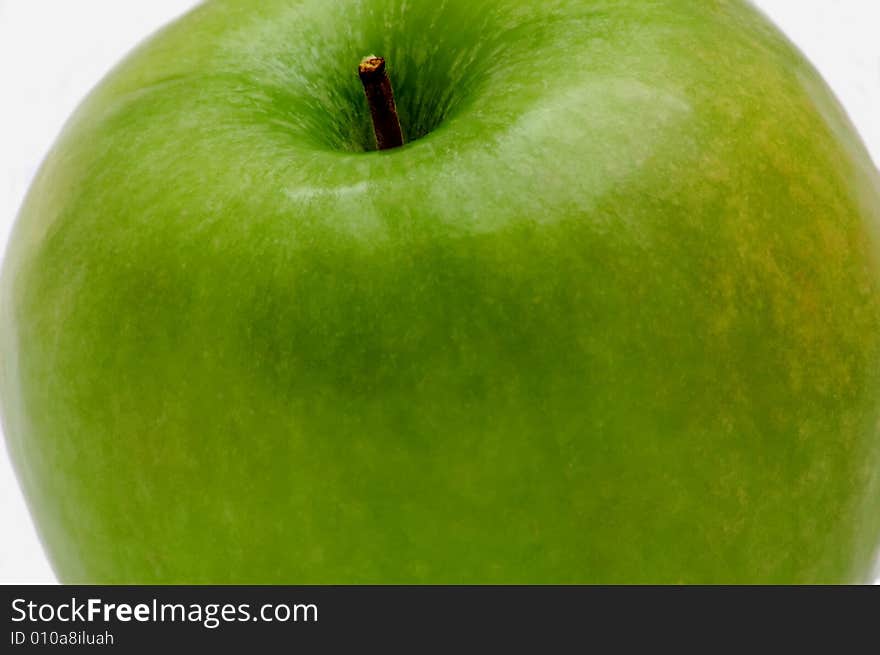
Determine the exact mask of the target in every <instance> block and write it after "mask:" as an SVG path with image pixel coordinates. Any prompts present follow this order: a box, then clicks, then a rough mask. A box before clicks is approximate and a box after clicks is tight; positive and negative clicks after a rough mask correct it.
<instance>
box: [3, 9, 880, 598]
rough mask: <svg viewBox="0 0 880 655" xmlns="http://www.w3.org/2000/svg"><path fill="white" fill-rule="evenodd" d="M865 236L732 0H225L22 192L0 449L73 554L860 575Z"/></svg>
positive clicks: (356, 566) (853, 179) (653, 574)
mask: <svg viewBox="0 0 880 655" xmlns="http://www.w3.org/2000/svg"><path fill="white" fill-rule="evenodd" d="M369 55H378V56H379V57H384V58H385V61H386V62H387V77H388V79H389V80H390V81H391V82H392V84H393V93H394V99H395V101H396V108H397V114H398V117H399V124H400V126H401V131H402V136H403V138H404V139H405V144H404V145H403V146H401V147H396V148H387V149H383V150H382V151H376V150H375V148H376V139H377V135H374V133H373V127H372V125H371V120H370V116H371V108H370V107H369V106H368V104H367V101H366V99H365V93H364V88H363V87H362V85H361V82H360V80H359V79H358V63H359V62H360V61H361V60H362V58H363V57H365V56H369ZM878 228H880V176H878V173H877V170H876V169H875V167H874V165H873V164H872V163H871V160H870V159H869V156H868V154H867V153H866V151H865V149H864V147H863V145H862V144H861V142H860V140H859V138H858V136H857V134H856V132H855V130H854V129H853V127H852V126H851V124H850V122H849V121H848V119H847V117H846V116H845V114H844V112H843V111H842V109H841V107H840V106H839V105H838V103H837V101H836V100H835V98H834V97H833V95H832V93H831V92H830V91H829V89H828V87H827V86H826V85H825V83H824V82H823V81H822V80H821V78H820V77H819V76H818V74H817V73H816V72H815V71H814V69H813V68H812V67H811V66H810V64H809V63H808V62H807V61H806V60H805V59H804V57H803V56H802V55H801V54H799V53H798V51H797V50H796V49H795V48H794V47H793V46H792V45H791V44H790V43H789V42H788V41H787V40H786V39H785V38H784V37H783V36H782V35H781V34H780V33H779V32H778V31H777V29H776V28H775V27H773V26H772V25H771V24H770V23H769V22H768V20H767V19H766V18H764V17H763V16H762V15H761V14H760V13H759V12H758V11H757V10H756V9H755V8H753V7H752V6H751V5H750V4H748V3H747V2H743V1H737V0H728V1H725V2H682V1H673V0H663V1H659V2H650V3H646V2H642V1H641V0H620V1H617V2H600V1H599V0H569V1H567V2H527V1H525V0H487V1H485V2H473V1H471V0H447V1H445V2H430V1H428V0H424V1H414V0H406V1H405V0H370V1H369V2H366V1H364V2H357V1H354V0H350V1H340V2H326V1H325V0H304V1H301V2H292V1H288V0H271V1H259V2H257V1H256V0H254V1H245V0H229V1H216V2H207V3H204V4H202V5H200V6H198V7H197V8H196V9H194V10H193V11H192V12H191V13H189V14H188V15H186V16H184V17H183V18H181V19H179V20H178V21H177V22H175V23H173V24H171V25H170V26H168V27H167V28H166V29H164V30H163V31H161V32H160V33H158V34H157V35H155V36H154V37H153V38H151V39H150V40H148V41H147V42H146V43H144V44H142V45H141V46H140V47H139V48H137V49H136V50H135V51H134V52H133V53H132V54H131V55H130V56H129V57H128V58H127V59H126V60H125V61H124V62H123V63H121V64H120V65H119V66H118V67H117V68H116V69H115V70H114V71H113V72H112V73H111V74H110V75H109V76H108V77H107V78H106V79H105V80H104V81H103V82H102V83H101V84H100V85H99V86H98V88H96V89H95V90H94V91H93V92H92V93H91V95H90V96H89V97H88V98H87V99H86V100H85V101H84V102H83V104H82V105H81V107H80V108H79V109H78V110H77V111H76V113H75V114H74V115H73V116H72V118H71V119H70V121H69V123H68V124H67V126H66V128H65V129H64V131H63V133H62V134H61V136H60V137H59V139H58V141H57V143H56V144H55V145H54V147H53V148H52V150H51V152H50V153H49V155H48V156H47V158H46V160H45V162H44V164H43V166H42V168H41V170H40V172H39V173H38V175H37V177H36V179H35V181H34V183H33V186H32V188H31V189H30V191H29V194H28V196H27V198H26V200H25V202H24V205H23V207H22V208H21V212H20V214H19V216H18V219H17V222H16V225H15V228H14V233H13V235H12V239H11V242H10V245H9V247H8V250H7V252H6V255H5V260H4V265H3V272H2V283H0V307H2V315H0V353H2V377H0V397H2V412H3V421H4V423H3V424H4V429H5V434H6V438H7V444H8V449H9V452H10V455H11V457H12V459H13V461H14V464H15V466H16V469H17V473H18V476H19V479H20V483H21V485H22V487H23V489H24V492H25V494H26V497H27V499H28V502H29V506H30V508H31V511H32V513H33V516H34V519H35V522H36V524H37V526H38V529H39V532H40V535H41V538H42V539H43V541H44V543H45V546H46V548H47V550H48V554H49V556H50V559H51V561H52V563H53V566H54V567H55V570H56V571H57V573H58V575H59V577H60V579H61V580H62V581H64V582H68V583H296V584H300V583H301V584H306V583H679V582H681V583H844V582H863V581H866V580H868V579H869V578H870V575H871V569H872V566H873V564H874V562H875V561H876V553H877V550H878V543H880V229H878Z"/></svg>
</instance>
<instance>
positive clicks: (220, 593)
mask: <svg viewBox="0 0 880 655" xmlns="http://www.w3.org/2000/svg"><path fill="white" fill-rule="evenodd" d="M0 594H2V603H3V605H4V607H5V609H4V615H5V617H6V634H5V635H3V639H2V642H0V652H9V653H16V652H34V651H38V652H46V651H55V652H58V651H62V650H67V649H71V648H74V649H77V650H85V649H108V650H113V651H116V652H120V653H139V652H151V653H155V652H157V649H165V650H166V651H168V652H187V651H188V649H198V651H197V652H206V651H205V650H204V649H213V648H222V649H224V651H225V650H228V649H233V650H243V649H250V648H255V647H256V648H259V649H265V648H272V649H273V650H272V651H271V652H275V650H274V649H281V648H283V649H284V650H283V652H300V651H301V652H329V653H334V652H346V653H348V652H374V651H375V652H409V653H420V652H423V651H426V650H427V651H435V650H437V649H444V650H446V651H451V652H455V653H458V652H475V651H486V652H498V651H499V649H502V648H503V649H508V648H512V647H515V648H516V650H517V651H518V652H519V651H522V650H526V651H534V652H539V653H546V652H577V651H584V650H587V651H588V650H594V649H595V648H597V647H599V646H606V647H607V646H611V648H610V649H608V648H605V647H603V648H602V649H601V651H600V652H625V651H631V650H635V649H638V650H639V651H641V650H642V649H645V648H648V649H649V652H653V651H654V650H655V649H657V648H659V647H661V646H663V647H664V648H665V647H680V646H684V645H688V644H690V645H696V646H701V647H705V648H715V647H718V646H733V645H737V646H738V647H740V648H749V651H748V652H752V650H753V649H758V651H759V652H761V651H763V650H764V649H765V648H766V647H768V646H770V645H771V644H773V643H774V642H775V643H776V644H777V645H779V646H787V647H791V646H792V645H793V644H795V643H797V642H799V641H803V642H805V643H807V644H809V645H810V646H812V647H814V648H815V647H827V648H830V649H831V652H842V651H841V649H842V647H844V646H845V645H846V644H848V643H850V642H852V643H853V645H859V646H860V647H868V650H869V651H870V650H872V649H876V648H877V646H878V645H880V631H878V630H877V627H876V626H877V625H878V622H880V621H878V619H880V588H877V587H729V588H723V587H464V586H461V587H454V586H453V587H391V586H389V587H381V586H380V587H102V586H82V587H81V586H62V587H36V586H33V587H31V586H28V587H25V586H9V587H0ZM865 640H867V641H865ZM258 652H262V650H260V651H258ZM847 652H848V651H847Z"/></svg>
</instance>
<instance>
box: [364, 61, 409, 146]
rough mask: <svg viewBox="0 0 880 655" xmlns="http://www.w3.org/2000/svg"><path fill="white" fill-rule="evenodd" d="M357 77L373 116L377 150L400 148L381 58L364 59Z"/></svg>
mask: <svg viewBox="0 0 880 655" xmlns="http://www.w3.org/2000/svg"><path fill="white" fill-rule="evenodd" d="M358 75H359V76H360V78H361V83H362V84H363V85H364V94H366V96H367V104H368V105H369V106H370V114H371V115H372V116H373V132H374V133H375V135H376V147H377V148H379V150H388V149H389V148H397V147H398V146H402V145H403V133H402V132H401V131H400V119H399V118H398V116H397V106H396V105H395V104H394V92H393V91H392V90H391V80H389V79H388V73H387V71H386V69H385V60H384V59H383V58H382V57H374V56H369V57H364V58H363V60H361V63H360V66H358Z"/></svg>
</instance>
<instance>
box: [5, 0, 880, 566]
mask: <svg viewBox="0 0 880 655" xmlns="http://www.w3.org/2000/svg"><path fill="white" fill-rule="evenodd" d="M195 4H197V3H196V2H193V1H192V0H126V1H122V0H0V244H3V245H4V246H5V243H6V239H7V237H8V234H9V228H10V227H11V224H12V221H13V219H14V217H15V213H16V212H17V211H18V207H19V205H20V204H21V201H22V199H23V197H24V194H25V191H26V190H27V187H28V185H29V184H30V180H31V179H32V178H33V176H34V173H35V172H36V170H37V166H38V165H39V163H40V161H41V160H42V158H43V156H44V155H45V153H46V151H47V150H48V148H49V146H50V145H51V144H52V141H53V140H54V139H55V136H56V135H57V134H58V132H59V130H60V129H61V126H62V124H63V123H64V120H65V119H66V118H67V116H69V115H70V113H71V112H72V111H73V109H74V108H75V106H76V105H77V104H78V102H79V101H80V100H81V99H82V98H83V97H84V96H85V94H86V93H87V92H88V91H89V89H91V88H92V87H93V86H94V85H95V84H96V83H97V82H98V80H99V79H100V78H101V77H102V76H103V75H104V74H105V73H106V72H107V71H108V70H109V69H110V68H111V67H112V66H113V65H114V64H115V63H116V62H117V61H118V60H119V59H120V58H121V57H122V56H123V55H124V54H125V53H126V52H128V51H129V50H130V49H131V48H132V46H133V45H135V44H136V43H137V42H138V41H140V40H141V39H143V38H144V37H145V36H147V35H149V34H150V33H151V32H153V31H154V30H155V29H157V28H158V27H160V26H161V25H163V24H164V23H166V22H168V21H169V20H171V19H173V18H174V17H176V16H178V15H180V14H181V13H183V12H185V11H186V10H187V9H189V8H190V7H192V6H193V5H195ZM756 4H758V5H759V6H760V7H761V8H762V9H763V10H764V11H765V12H767V13H768V14H769V15H770V16H771V17H772V18H773V19H774V20H775V21H776V22H777V24H778V25H780V26H781V27H782V29H783V30H784V31H785V32H786V33H787V34H788V35H789V37H790V38H791V39H793V40H794V41H795V43H797V44H798V45H799V46H800V48H801V49H802V50H803V51H804V52H805V53H806V54H807V56H808V57H809V58H810V59H811V60H812V61H813V63H814V64H815V65H816V67H817V68H818V69H819V71H820V72H821V73H822V74H823V75H824V76H825V78H826V79H827V80H828V82H829V83H830V84H831V86H832V87H833V88H834V90H835V91H836V93H837V94H838V96H839V98H840V99H841V100H842V102H843V104H844V106H845V107H846V108H847V110H848V111H849V114H850V116H851V118H852V119H853V121H854V122H855V124H856V126H857V127H858V129H859V131H860V132H861V134H862V136H863V138H864V139H865V141H866V143H867V144H868V147H869V149H870V150H871V153H872V155H873V157H874V161H875V162H880V36H878V33H880V32H878V30H880V1H878V0H759V1H758V2H756ZM54 582H55V576H54V574H53V573H52V570H51V568H50V567H49V564H48V562H47V561H46V558H45V556H44V554H43V550H42V547H41V546H40V543H39V540H38V539H37V536H36V533H35V532H34V528H33V526H32V524H31V521H30V517H29V516H28V512H27V508H26V507H25V504H24V500H23V499H22V497H21V493H20V492H19V490H18V485H17V483H16V481H15V476H14V475H13V473H12V469H11V467H10V465H9V462H8V459H7V456H6V451H5V449H3V450H2V452H0V583H2V584H14V583H33V584H40V583H54Z"/></svg>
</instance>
